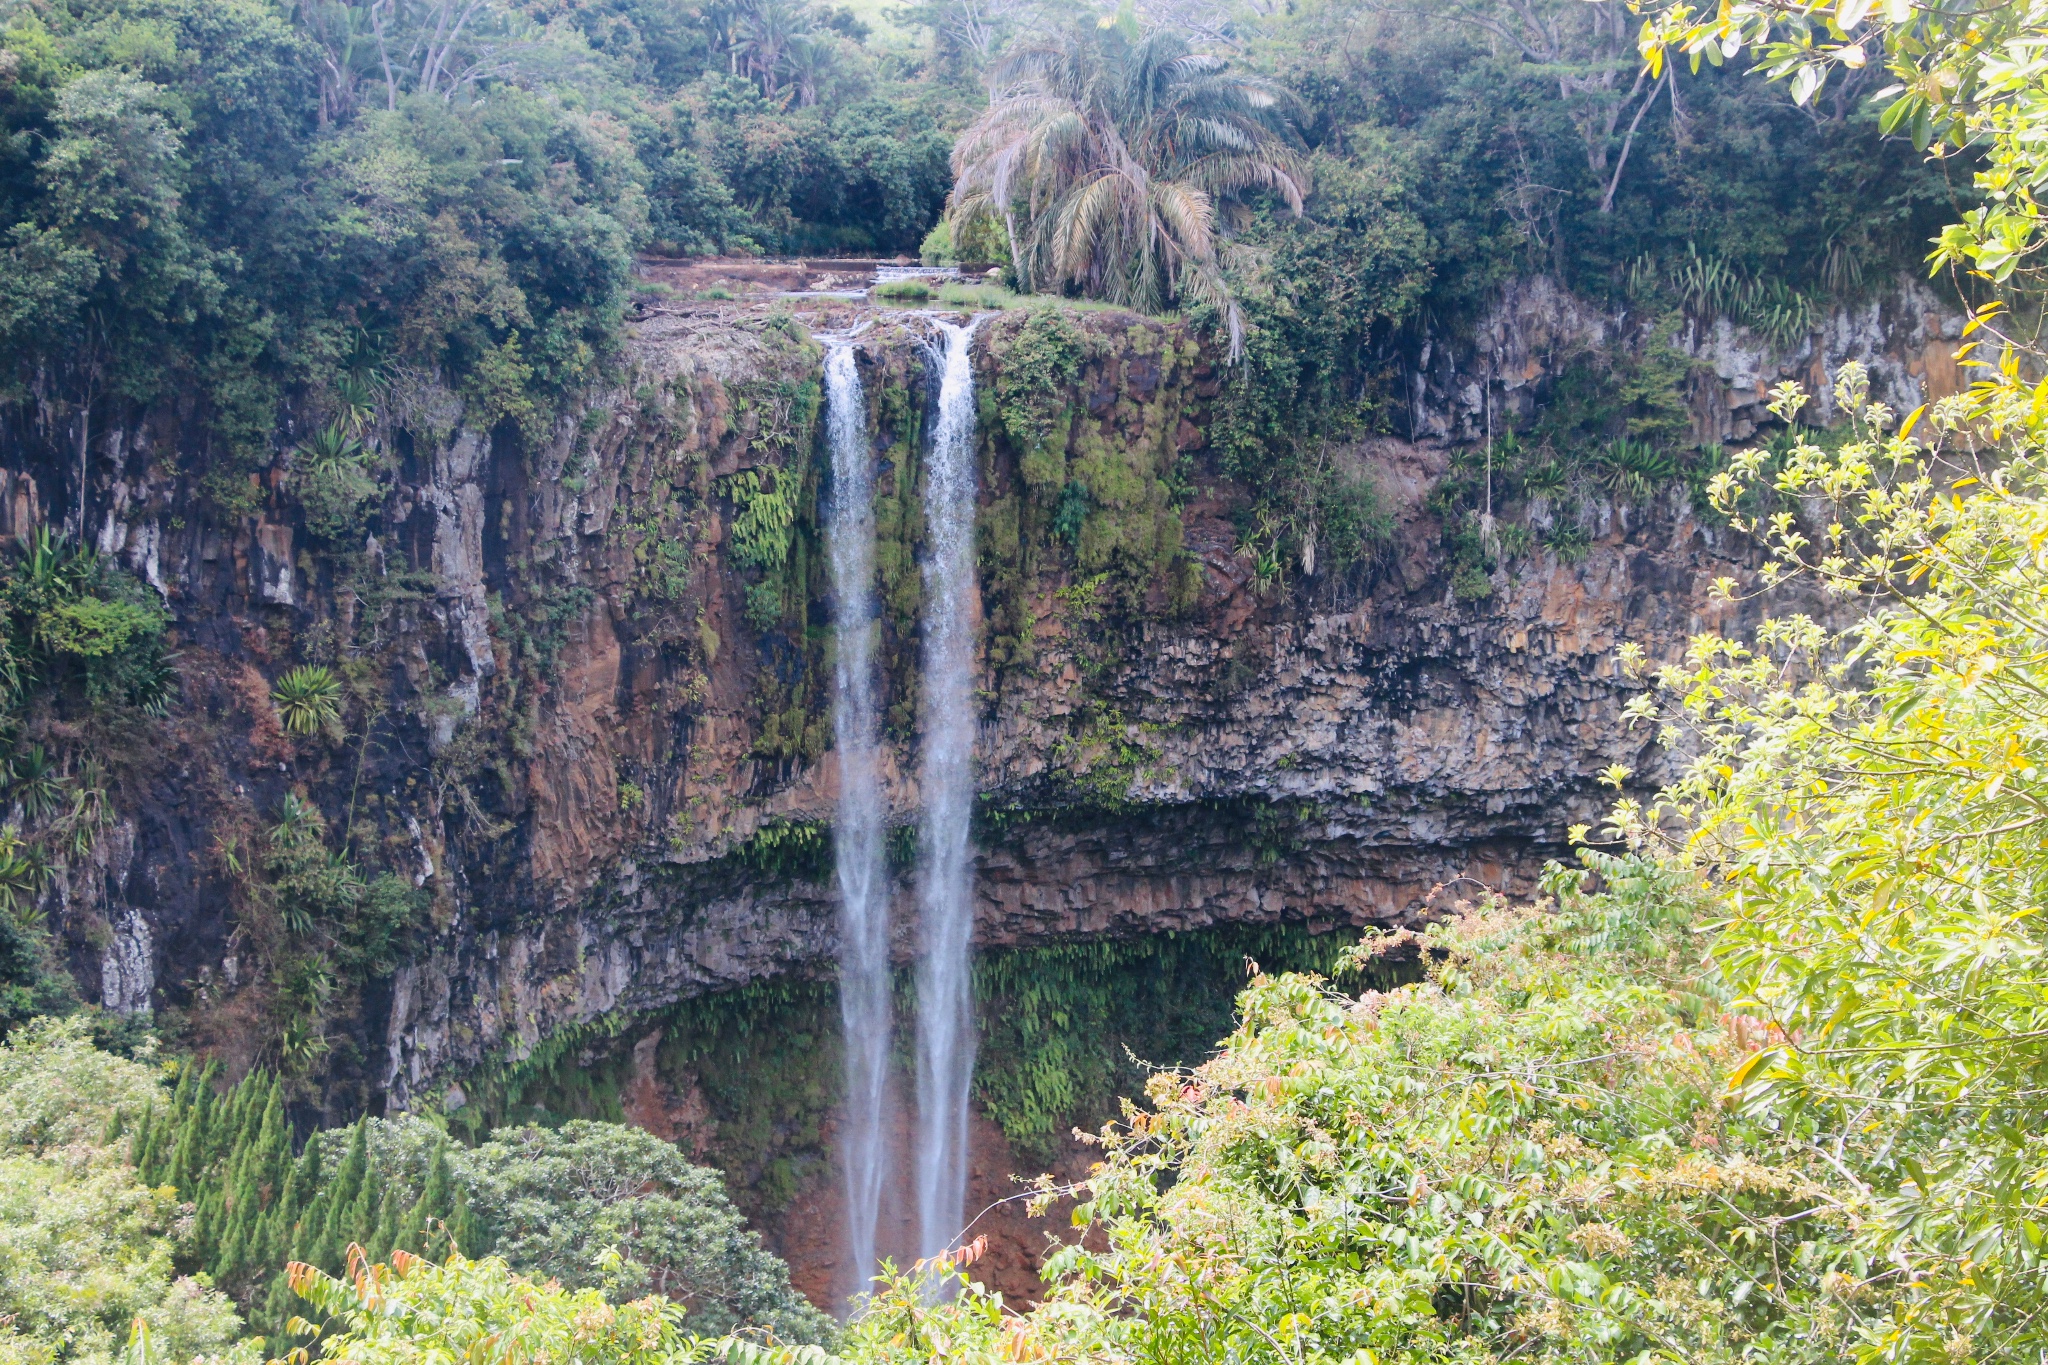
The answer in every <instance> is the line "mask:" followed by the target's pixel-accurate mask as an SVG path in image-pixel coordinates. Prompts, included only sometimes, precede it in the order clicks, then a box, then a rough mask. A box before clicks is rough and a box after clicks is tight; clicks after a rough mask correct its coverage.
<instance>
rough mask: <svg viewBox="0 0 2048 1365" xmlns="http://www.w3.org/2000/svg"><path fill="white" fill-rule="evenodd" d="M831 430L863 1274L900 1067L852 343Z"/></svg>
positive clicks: (868, 485) (845, 1004) (830, 526)
mask: <svg viewBox="0 0 2048 1365" xmlns="http://www.w3.org/2000/svg"><path fill="white" fill-rule="evenodd" d="M825 423H826V438H827V441H828V443H829V445H830V447H831V457H832V499H831V507H830V513H829V518H828V521H827V530H826V536H827V540H828V542H829V545H828V548H829V551H830V560H831V573H832V597H833V604H834V616H835V621H834V631H835V646H836V647H835V649H834V655H835V662H834V666H833V684H834V689H833V706H832V728H833V738H834V741H835V746H836V748H837V750H838V753H839V810H838V820H837V823H836V826H835V828H834V830H833V836H832V849H833V861H834V863H835V864H836V867H835V871H836V873H837V877H838V882H839V895H840V903H841V909H840V919H839V925H840V928H839V938H840V964H839V1014H840V1020H841V1023H842V1025H843V1027H844V1029H845V1034H846V1126H845V1138H844V1141H843V1143H842V1149H843V1150H842V1159H843V1162H844V1165H845V1175H846V1219H847V1238H848V1244H849V1249H850V1252H851V1255H852V1261H853V1269H854V1282H855V1284H857V1285H859V1286H863V1287H864V1286H866V1285H867V1284H868V1283H869V1280H870V1277H872V1276H873V1274H874V1273H875V1269H876V1257H875V1235H876V1228H877V1225H878V1223H879V1222H880V1218H881V1206H882V1187H883V1183H884V1177H885V1171H884V1165H885V1162H886V1149H885V1144H884V1141H883V1133H882V1122H883V1107H884V1104H885V1103H886V1096H887V1091H888V1066H889V1027H890V1018H889V1013H890V1000H889V870H888V864H887V861H886V855H885V853H884V849H883V837H884V833H885V831H884V823H885V821H886V819H887V816H888V808H887V806H886V804H885V803H884V801H883V798H882V790H881V780H880V775H879V773H878V771H877V750H878V747H879V741H880V714H879V710H878V706H877V698H876V679H875V644H876V632H877V631H878V630H879V629H880V622H879V618H878V616H877V613H876V602H875V490H874V459H873V454H872V452H871V451H870V449H869V446H868V428H867V400H866V396H865V395H864V394H863V393H862V392H861V383H860V369H859V367H858V365H856V363H855V359H854V352H853V347H852V346H851V345H850V344H840V345H837V346H834V347H833V348H832V349H831V351H830V352H829V353H828V354H827V356H826V358H825Z"/></svg>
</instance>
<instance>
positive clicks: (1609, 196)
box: [1600, 62, 1677, 213]
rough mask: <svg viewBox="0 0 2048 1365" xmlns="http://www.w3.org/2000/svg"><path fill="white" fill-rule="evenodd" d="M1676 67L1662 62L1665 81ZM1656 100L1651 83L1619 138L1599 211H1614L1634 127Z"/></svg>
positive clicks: (1641, 121) (1640, 124)
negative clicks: (1616, 153)
mask: <svg viewBox="0 0 2048 1365" xmlns="http://www.w3.org/2000/svg"><path fill="white" fill-rule="evenodd" d="M1676 69H1677V68H1675V67H1674V66H1673V65H1672V64H1671V63H1669V62H1666V63H1665V64H1664V80H1665V81H1666V83H1669V82H1670V80H1671V74H1672V72H1673V71H1674V70H1676ZM1656 102H1657V87H1656V86H1654V85H1653V86H1651V87H1650V97H1649V98H1648V99H1646V100H1644V101H1643V107H1642V108H1640V109H1638V110H1636V116H1635V119H1634V121H1633V122H1631V123H1630V124H1629V125H1628V136H1627V137H1625V138H1623V139H1622V140H1621V155H1620V156H1619V157H1618V158H1616V160H1615V162H1614V178H1613V179H1611V180H1609V181H1608V182H1607V193H1605V194H1603V195H1601V196H1600V211H1601V212H1602V213H1612V212H1614V192H1615V191H1616V190H1617V189H1619V188H1621V172H1622V169H1623V168H1624V167H1626V166H1627V165H1628V150H1629V148H1630V147H1631V146H1632V145H1634V143H1635V140H1636V129H1637V128H1640V127H1641V126H1642V123H1643V115H1645V114H1647V113H1649V112H1650V106H1651V105H1653V104H1655V103H1656Z"/></svg>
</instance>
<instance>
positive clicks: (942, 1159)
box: [917, 321, 975, 1256]
mask: <svg viewBox="0 0 2048 1365" xmlns="http://www.w3.org/2000/svg"><path fill="white" fill-rule="evenodd" d="M937 326H938V328H939V331H940V334H941V336H942V338H943V342H944V349H943V351H942V357H943V366H942V369H941V372H940V377H939V405H938V420H937V422H936V423H935V425H934V428H933V432H932V451H931V458H930V462H929V463H928V464H927V465H926V467H925V488H924V516H925V534H926V537H927V553H926V557H925V562H924V586H925V613H924V688H923V729H924V750H923V758H922V763H921V764H920V768H919V786H920V788H921V789H922V791H921V794H922V796H923V803H922V804H923V810H922V813H921V815H920V817H919V824H918V831H917V833H918V853H919V858H920V861H921V863H922V864H923V868H922V873H921V876H920V878H919V881H918V888H917V900H918V914H919V920H920V925H921V929H922V935H923V941H922V949H923V951H922V954H921V956H920V957H919V959H918V971H917V1111H918V1113H917V1118H918V1122H917V1223H918V1252H919V1254H920V1255H921V1256H935V1255H937V1254H938V1253H940V1252H942V1251H945V1250H946V1249H947V1248H948V1247H950V1246H951V1245H952V1242H953V1239H954V1238H956V1237H957V1236H958V1235H959V1234H960V1232H961V1231H962V1228H961V1220H962V1212H963V1207H962V1206H963V1205H964V1203H965V1201H966V1194H967V1095H968V1087H969V1084H970V1082H971V1081H972V1079H973V1075H974V1003H973V1000H972V998H971V992H972V979H971V973H970V962H969V952H970V950H971V945H972V941H973V937H974V887H973V864H972V862H971V860H970V856H969V851H968V834H969V826H970V823H971V817H972V815H973V809H974V733H975V704H974V608H975V582H974V488H975V469H974V464H975V441H974V435H975V410H974V368H973V365H972V362H971V360H970V357H969V353H968V347H969V344H970V343H971V342H972V340H973V337H974V328H975V321H969V322H967V323H965V324H954V323H949V322H943V321H941V322H938V323H937Z"/></svg>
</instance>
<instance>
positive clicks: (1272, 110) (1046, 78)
mask: <svg viewBox="0 0 2048 1365" xmlns="http://www.w3.org/2000/svg"><path fill="white" fill-rule="evenodd" d="M994 87H995V95H994V98H993V99H992V100H991V101H990V103H989V107H988V110H987V112H986V113H984V114H983V115H982V116H981V117H980V118H979V119H977V120H976V121H975V122H974V124H973V126H972V127H970V128H969V129H968V130H967V131H966V132H965V133H963V134H962V135H961V138H960V141H959V143H958V144H957V145H956V146H955V148H954V150H953V174H954V186H953V214H954V216H955V233H956V236H957V234H958V233H959V231H961V230H962V229H963V228H964V226H965V225H966V224H967V223H968V222H969V221H971V220H972V219H974V218H975V217H977V216H980V215H982V214H993V215H995V216H997V217H999V218H1001V219H1002V220H1003V222H1004V224H1005V226H1006V227H1007V228H1008V230H1009V235H1010V243H1011V251H1012V253H1013V259H1014V262H1015V266H1016V270H1017V275H1018V278H1019V280H1020V282H1021V283H1022V284H1023V285H1024V287H1025V288H1027V289H1073V290H1075V291H1078V292H1080V293H1082V294H1086V295H1088V296H1090V297H1094V298H1101V299H1107V300H1109V301H1110V302H1112V303H1121V304H1127V305H1130V306H1132V307H1137V308H1144V309H1151V310H1159V309H1164V308H1169V307H1173V306H1175V305H1176V304H1180V303H1183V302H1199V303H1207V304H1211V305H1214V306H1215V307H1217V308H1218V309H1219V310H1220V311H1221V312H1222V314H1223V317H1224V322H1225V326H1226V328H1227V329H1228V331H1229V334H1230V350H1231V356H1232V358H1233V359H1235V358H1236V356H1237V355H1238V354H1239V353H1240V351H1241V350H1242V347H1243V333H1244V324H1243V318H1242V315H1241V313H1240V311H1239V309H1238V305H1237V302H1236V300H1235V299H1233V298H1232V297H1231V295H1230V291H1229V289H1228V287H1227V286H1226V285H1225V283H1224V280H1223V272H1222V269H1221V267H1220V263H1219V261H1218V248H1219V242H1220V238H1221V236H1222V233H1223V230H1224V228H1225V226H1226V222H1227V220H1228V219H1229V217H1230V216H1231V211H1232V209H1233V208H1235V207H1237V206H1239V205H1241V204H1242V202H1243V201H1244V200H1245V199H1246V198H1247V197H1248V196H1251V195H1253V194H1257V193H1261V192H1263V193H1267V194H1271V195H1273V196H1275V197H1277V198H1278V199H1279V200H1280V201H1281V202H1282V203H1284V204H1285V205H1286V206H1287V208H1288V209H1289V210H1290V211H1291V212H1295V213H1299V212H1300V211H1301V201H1302V198H1303V196H1304V195H1306V194H1307V192H1308V174H1307V171H1306V169H1305V168H1304V166H1303V164H1302V162H1301V160H1300V158H1299V157H1298V156H1297V155H1296V151H1295V149H1294V147H1293V146H1291V145H1290V142H1289V129H1288V125H1287V122H1286V119H1285V116H1284V113H1283V104H1284V101H1283V97H1282V95H1281V93H1280V92H1279V91H1278V90H1277V89H1276V88H1275V87H1273V86H1270V85H1268V84H1267V83H1265V82H1264V81H1261V80H1259V79H1258V78H1256V77H1254V76H1250V75H1248V74H1245V73H1243V72H1240V71H1235V70H1233V69H1231V66H1230V64H1229V62H1227V61H1226V60H1225V59H1224V58H1222V57H1219V56H1216V55H1214V54H1211V53H1206V52H1197V51H1195V50H1194V49H1193V48H1191V47H1190V46H1189V44H1188V41H1187V40H1186V39H1185V38H1184V37H1182V36H1180V35H1179V34H1177V33H1173V32H1167V31H1154V32H1150V33H1146V32H1143V31H1141V30H1140V28H1139V26H1138V22H1137V20H1136V18H1135V17H1134V16H1133V14H1132V12H1131V11H1130V9H1129V8H1125V9H1123V10H1122V11H1120V12H1119V13H1118V14H1117V15H1116V16H1115V17H1114V18H1113V19H1110V20H1106V21H1103V22H1101V23H1097V24H1094V25H1088V26H1083V27H1078V28H1074V29H1071V30H1069V31H1068V32H1067V33H1066V34H1064V35H1063V36H1061V37H1060V38H1058V39H1055V40H1053V41H1051V42H1047V43H1041V44H1035V45H1032V46H1027V47H1023V48H1020V49H1018V50H1017V51H1015V52H1013V53H1011V54H1010V55H1009V56H1008V57H1006V58H1005V59H1004V60H1003V61H1002V63H1001V64H1000V65H999V66H998V67H997V69H996V73H995V79H994Z"/></svg>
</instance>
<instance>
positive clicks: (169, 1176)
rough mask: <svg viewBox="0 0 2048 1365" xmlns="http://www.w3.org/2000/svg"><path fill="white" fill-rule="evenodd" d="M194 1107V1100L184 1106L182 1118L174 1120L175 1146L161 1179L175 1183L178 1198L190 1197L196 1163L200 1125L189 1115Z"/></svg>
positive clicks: (167, 1183)
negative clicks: (176, 1139) (167, 1167)
mask: <svg viewBox="0 0 2048 1365" xmlns="http://www.w3.org/2000/svg"><path fill="white" fill-rule="evenodd" d="M196 1107H197V1104H196V1101H195V1102H194V1104H192V1105H188V1106H187V1107H186V1110H185V1116H184V1117H183V1118H182V1120H180V1121H174V1124H175V1131H176V1132H177V1135H178V1141H177V1146H176V1147H174V1148H173V1149H172V1151H171V1163H170V1169H169V1170H167V1171H165V1172H164V1178H163V1181H162V1183H163V1184H166V1185H175V1186H176V1187H177V1189H178V1198H180V1199H189V1198H191V1197H192V1177H193V1168H194V1166H195V1165H197V1149H198V1144H199V1127H200V1125H199V1124H197V1123H195V1122H194V1121H193V1119H192V1117H191V1115H192V1113H193V1112H194V1110H195V1109H196Z"/></svg>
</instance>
